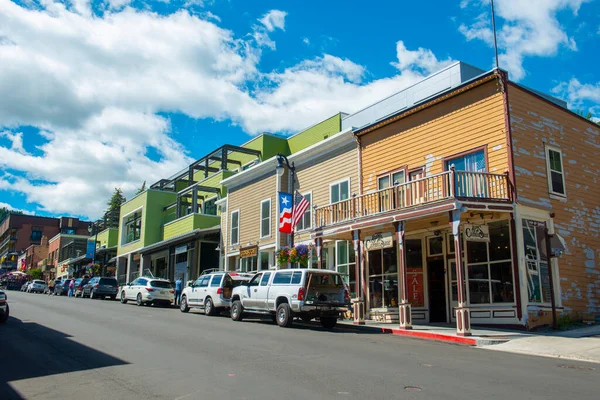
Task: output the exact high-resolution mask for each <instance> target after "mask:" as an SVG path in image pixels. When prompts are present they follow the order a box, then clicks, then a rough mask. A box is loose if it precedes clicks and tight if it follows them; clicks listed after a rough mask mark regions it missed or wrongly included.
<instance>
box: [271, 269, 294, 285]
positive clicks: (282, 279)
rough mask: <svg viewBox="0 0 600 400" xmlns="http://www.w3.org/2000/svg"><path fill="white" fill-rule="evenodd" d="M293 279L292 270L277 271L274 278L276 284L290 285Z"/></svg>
mask: <svg viewBox="0 0 600 400" xmlns="http://www.w3.org/2000/svg"><path fill="white" fill-rule="evenodd" d="M291 280H292V272H277V273H276V274H275V277H274V278H273V284H274V285H289V284H290V282H291Z"/></svg>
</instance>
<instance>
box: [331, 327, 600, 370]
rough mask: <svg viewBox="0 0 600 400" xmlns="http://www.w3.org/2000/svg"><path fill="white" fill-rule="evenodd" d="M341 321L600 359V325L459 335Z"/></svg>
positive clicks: (499, 347)
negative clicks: (540, 330)
mask: <svg viewBox="0 0 600 400" xmlns="http://www.w3.org/2000/svg"><path fill="white" fill-rule="evenodd" d="M338 323H339V325H340V327H341V326H344V327H345V328H349V329H360V330H367V331H371V332H381V333H389V334H392V335H398V336H406V337H413V338H417V339H424V340H434V341H440V342H446V343H455V344H463V345H469V346H477V347H480V348H482V349H486V350H495V351H505V352H510V353H519V354H529V355H535V356H542V357H555V358H561V359H566V360H578V361H587V362H595V363H600V325H592V326H588V327H582V328H578V329H572V330H568V331H552V330H548V331H544V332H526V331H517V330H506V329H496V328H478V327H472V329H471V332H472V336H469V337H461V336H457V335H456V326H454V325H449V324H431V325H413V329H411V330H405V329H399V328H398V327H397V326H398V325H397V324H385V323H379V322H372V321H366V324H365V325H354V324H353V323H352V321H350V320H344V321H339V322H338Z"/></svg>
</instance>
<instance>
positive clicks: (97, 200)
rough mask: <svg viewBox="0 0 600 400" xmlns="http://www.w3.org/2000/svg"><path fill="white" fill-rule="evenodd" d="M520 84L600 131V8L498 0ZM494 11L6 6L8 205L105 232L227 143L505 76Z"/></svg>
mask: <svg viewBox="0 0 600 400" xmlns="http://www.w3.org/2000/svg"><path fill="white" fill-rule="evenodd" d="M496 11H497V25H498V38H499V47H500V64H501V67H502V68H504V69H507V70H508V71H509V73H510V77H511V79H513V80H515V81H518V82H519V83H522V84H524V85H526V86H529V87H532V88H534V89H537V90H541V91H544V92H548V93H552V94H553V95H555V96H557V97H560V98H563V99H565V100H567V101H568V102H569V106H570V107H571V108H573V109H580V110H583V111H585V112H587V111H591V112H592V113H593V114H594V115H595V116H599V117H600V76H599V73H598V68H597V65H598V62H599V58H600V56H599V55H598V53H599V52H598V48H600V46H598V45H599V43H600V41H599V39H600V22H599V21H600V18H598V17H599V16H600V4H599V2H598V1H595V0H594V1H592V0H590V1H586V0H543V1H522V0H496ZM490 25H491V24H490V16H489V2H488V1H487V0H462V1H441V0H431V1H428V2H405V1H403V2H398V1H377V0H373V1H370V2H368V3H365V2H359V1H335V0H329V1H326V2H323V1H313V0H305V1H266V0H265V1H262V0H260V1H259V0H257V1H242V0H229V1H216V0H215V1H210V0H203V1H202V0H195V1H194V0H184V1H181V0H170V1H162V2H146V1H137V0H134V1H129V0H106V1H100V2H97V1H92V2H91V3H90V1H88V0H73V1H69V0H63V1H55V0H25V1H10V0H0V93H1V94H2V96H0V168H1V172H0V206H8V207H11V208H15V209H20V210H25V211H28V212H32V213H36V214H39V215H75V216H80V217H84V218H88V217H89V218H96V217H99V216H100V214H101V213H102V210H103V209H104V207H105V203H106V201H107V199H108V197H109V196H110V194H111V192H112V190H113V188H114V187H121V188H123V190H124V191H125V193H126V195H127V196H128V197H130V196H131V194H132V193H133V192H134V191H135V190H136V189H137V187H139V186H140V185H141V183H142V182H143V181H144V180H147V181H148V183H152V182H154V181H156V180H158V179H160V178H162V177H167V176H170V175H172V174H173V173H175V172H176V171H178V170H180V169H181V168H183V167H185V166H186V164H187V163H188V162H189V161H191V160H192V159H196V158H199V157H201V156H203V155H204V154H206V153H207V152H209V151H211V150H212V149H214V148H216V147H218V146H220V145H222V144H224V143H232V144H241V143H243V142H245V141H247V140H248V139H250V138H251V137H252V135H256V134H258V133H260V132H265V131H266V132H276V133H281V134H291V133H294V132H297V131H299V130H301V129H302V128H303V127H306V126H308V125H312V124H313V123H316V122H318V121H319V120H321V119H323V118H325V117H327V116H329V115H332V114H334V113H335V112H337V111H344V112H353V111H356V110H358V109H360V108H362V107H364V106H366V105H368V104H370V103H372V102H374V101H376V100H377V99H380V98H382V97H385V96H387V95H389V94H391V93H394V92H396V91H398V90H400V89H402V88H403V87H405V86H406V85H409V84H411V83H414V82H415V81H417V80H419V79H421V78H422V77H423V76H426V75H427V74H429V73H431V72H434V71H435V70H437V69H439V68H442V67H443V66H445V65H447V64H448V63H450V62H452V61H456V60H461V61H465V62H468V63H470V64H473V65H475V66H477V67H480V68H483V69H489V68H491V67H492V66H493V50H492V47H491V37H492V36H491V31H490Z"/></svg>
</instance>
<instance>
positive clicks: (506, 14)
mask: <svg viewBox="0 0 600 400" xmlns="http://www.w3.org/2000/svg"><path fill="white" fill-rule="evenodd" d="M588 1H589V0H544V1H529V2H525V1H522V0H503V1H497V2H496V3H495V6H496V22H497V27H498V47H499V49H500V55H499V58H500V67H502V68H505V69H507V70H508V71H509V72H510V73H511V78H512V79H514V80H521V79H523V78H524V77H525V75H526V74H527V72H526V70H525V67H524V66H523V62H524V59H525V58H526V57H534V56H536V57H551V56H554V55H556V54H557V52H558V50H559V49H560V48H561V47H564V48H566V49H569V50H572V51H577V43H576V42H575V39H574V38H573V37H570V36H568V35H567V33H566V32H565V30H564V28H563V27H562V26H561V24H560V22H559V20H558V17H557V14H558V13H559V12H563V11H568V10H570V11H571V13H572V14H574V15H577V12H578V11H579V8H580V7H581V5H582V4H583V3H586V2H588ZM471 6H473V7H483V8H484V9H485V10H486V11H485V12H484V13H482V14H480V15H479V16H478V17H477V18H476V19H475V22H474V23H472V24H462V25H461V26H460V27H459V31H460V32H461V33H462V34H463V35H464V36H465V38H466V39H467V40H469V41H470V40H476V39H477V40H483V41H484V42H485V43H487V44H488V45H489V46H491V45H492V43H493V37H492V31H491V17H490V14H489V13H488V11H487V10H488V9H489V1H487V0H479V1H475V0H463V1H462V2H461V7H463V8H466V7H471Z"/></svg>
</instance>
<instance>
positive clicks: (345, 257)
mask: <svg viewBox="0 0 600 400" xmlns="http://www.w3.org/2000/svg"><path fill="white" fill-rule="evenodd" d="M335 248H336V251H335V261H336V271H337V272H339V273H340V274H342V275H343V277H344V282H346V284H347V285H348V286H349V287H350V290H351V291H352V292H351V296H355V295H356V294H355V292H354V289H355V285H356V268H355V266H356V254H355V253H354V247H353V243H352V242H350V241H345V240H340V241H337V242H336V244H335ZM323 257H327V252H325V251H323Z"/></svg>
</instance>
